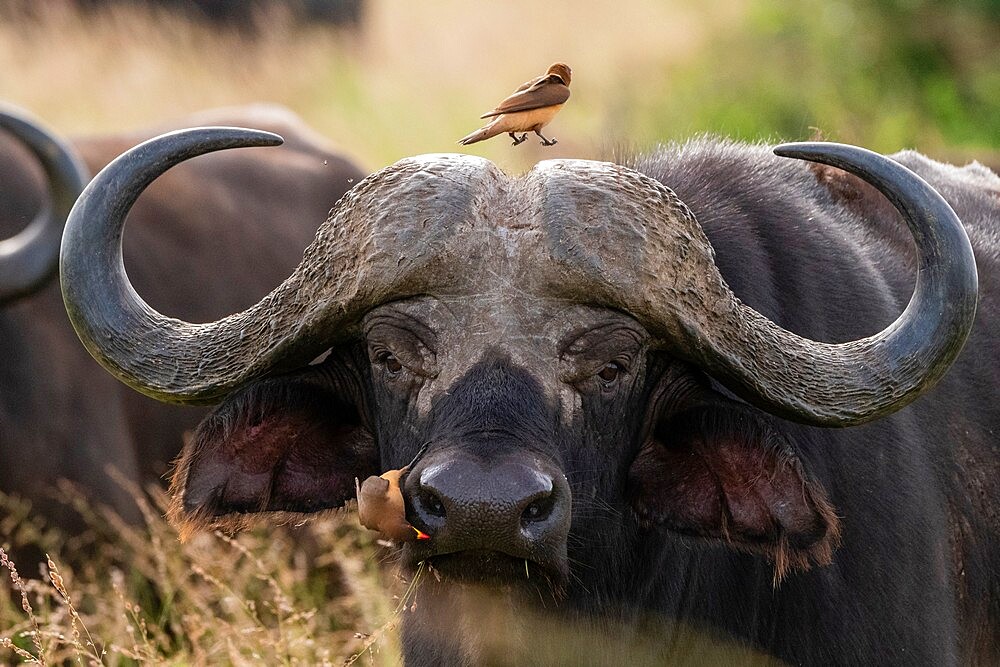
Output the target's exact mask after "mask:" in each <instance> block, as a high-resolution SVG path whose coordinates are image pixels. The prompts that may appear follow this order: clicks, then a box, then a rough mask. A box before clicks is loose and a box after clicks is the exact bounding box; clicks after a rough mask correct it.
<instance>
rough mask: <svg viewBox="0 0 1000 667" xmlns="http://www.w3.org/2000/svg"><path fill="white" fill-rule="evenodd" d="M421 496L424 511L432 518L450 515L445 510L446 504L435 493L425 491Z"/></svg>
mask: <svg viewBox="0 0 1000 667" xmlns="http://www.w3.org/2000/svg"><path fill="white" fill-rule="evenodd" d="M420 496H421V498H420V499H421V501H422V504H423V506H424V509H425V510H426V511H427V513H428V514H430V515H431V516H436V517H443V516H445V515H446V514H447V513H448V512H447V510H445V507H444V502H443V501H442V500H441V498H440V497H439V496H438V495H437V494H436V493H434V492H433V491H431V490H429V489H423V490H422V491H421V494H420Z"/></svg>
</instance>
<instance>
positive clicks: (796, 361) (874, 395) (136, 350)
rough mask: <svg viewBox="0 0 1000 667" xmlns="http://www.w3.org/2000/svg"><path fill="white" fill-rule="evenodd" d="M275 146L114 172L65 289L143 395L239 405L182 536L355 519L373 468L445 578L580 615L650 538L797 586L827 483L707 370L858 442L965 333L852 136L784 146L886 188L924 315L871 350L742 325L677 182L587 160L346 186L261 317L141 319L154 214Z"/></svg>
mask: <svg viewBox="0 0 1000 667" xmlns="http://www.w3.org/2000/svg"><path fill="white" fill-rule="evenodd" d="M277 142H278V139H277V138H276V137H274V136H273V135H267V134H263V133H257V132H251V131H247V130H236V129H222V128H213V129H200V130H193V131H188V132H181V133H175V134H172V135H166V136H164V137H161V138H159V139H156V140H153V141H151V142H148V143H147V144H144V145H142V146H139V147H138V148H136V149H134V150H133V151H130V152H129V153H127V154H125V155H124V156H122V157H121V158H119V159H118V160H117V161H115V162H114V163H113V164H112V165H110V166H109V167H108V168H107V169H106V170H105V171H104V172H102V173H101V174H100V175H99V176H98V177H97V178H96V179H95V181H94V184H93V185H91V186H90V187H89V188H88V190H87V191H86V192H85V193H84V195H83V196H82V197H81V198H80V201H79V203H78V204H77V206H76V208H75V209H74V211H73V214H72V216H71V220H70V222H69V224H68V227H67V232H66V237H65V241H64V244H63V255H62V271H63V273H62V281H63V283H62V284H63V292H64V297H65V301H66V306H67V309H68V311H69V314H70V317H71V319H72V321H73V323H74V326H75V327H76V328H77V331H78V333H79V334H80V336H81V338H82V340H83V342H84V344H85V345H86V346H87V347H88V349H89V350H90V351H91V353H92V354H93V355H94V356H95V357H96V358H97V359H98V360H99V361H100V362H101V363H102V364H103V365H104V366H105V367H106V368H107V369H108V370H109V371H110V372H111V373H113V374H114V375H116V376H117V377H118V378H120V379H121V380H122V381H123V382H125V383H127V384H129V385H130V386H132V387H134V388H135V389H137V390H138V391H141V392H144V393H146V394H149V395H150V396H154V397H157V398H159V399H161V400H165V401H176V402H188V403H214V402H219V401H221V404H220V405H219V407H218V408H217V409H216V410H215V411H214V412H213V413H212V414H211V415H210V416H209V417H208V418H207V419H206V420H205V421H204V422H202V424H201V426H200V427H199V429H198V431H197V432H196V433H195V435H194V437H193V439H192V441H191V442H190V443H189V444H188V446H187V447H186V448H185V452H184V454H183V455H182V458H181V459H180V463H179V466H178V469H177V473H176V475H175V479H174V493H175V496H176V499H175V508H174V510H173V514H174V517H175V519H177V520H179V521H180V523H181V524H182V525H184V526H186V527H203V526H223V527H229V528H235V527H239V526H242V525H245V524H246V523H248V522H249V521H250V520H252V518H253V517H256V516H259V515H260V514H262V513H270V514H271V515H272V516H274V517H276V518H278V519H288V518H299V517H301V516H302V515H303V514H308V513H313V512H317V511H320V510H324V509H328V508H335V507H340V506H342V505H344V504H345V503H346V502H347V501H348V500H350V499H351V498H352V497H353V496H354V495H355V488H356V486H355V485H356V482H355V480H356V478H360V479H362V480H363V479H365V478H366V477H368V476H371V475H377V474H378V473H379V472H381V471H384V470H387V469H390V468H393V469H398V468H402V467H403V466H405V465H407V463H408V462H412V463H411V465H410V467H409V468H408V469H407V472H406V474H405V475H404V476H403V477H402V479H401V482H402V487H401V489H402V494H403V497H404V499H405V508H406V509H405V511H406V517H405V519H406V522H408V523H409V524H411V525H412V526H413V527H415V528H417V529H419V531H422V532H423V533H425V534H427V535H429V536H430V539H426V540H416V539H414V540H412V541H409V542H407V543H406V545H405V547H404V556H405V558H406V559H407V560H408V561H409V562H411V563H413V564H416V563H419V562H429V563H431V564H432V565H434V567H435V568H436V571H437V572H438V573H439V574H442V575H443V577H444V578H443V581H444V583H443V584H441V585H445V586H446V585H447V583H448V582H451V581H455V580H464V581H475V582H483V581H486V582H492V583H501V584H505V585H506V584H512V583H514V582H518V581H520V582H532V583H531V584H529V585H530V586H534V584H535V583H539V582H540V583H541V584H542V586H541V589H543V590H544V591H547V592H549V593H552V594H553V595H554V596H555V597H557V598H558V597H560V596H569V597H572V596H573V595H574V585H573V582H574V581H575V580H579V573H580V571H584V570H585V571H587V572H588V573H587V575H586V578H587V580H588V582H589V583H588V586H589V590H588V595H589V596H590V599H591V600H598V599H601V595H602V594H605V593H607V591H603V592H602V589H601V583H600V580H601V578H602V574H601V571H600V570H601V569H602V568H614V567H616V566H617V564H618V561H616V558H617V559H619V560H620V559H623V558H627V557H629V556H625V555H622V554H623V553H624V552H626V551H629V550H630V549H632V547H633V546H635V545H636V544H637V539H638V538H637V535H638V534H639V533H640V532H641V531H642V530H643V529H645V528H647V527H649V526H650V525H653V524H659V525H665V526H667V527H668V528H670V529H672V530H674V531H678V532H681V533H685V534H691V535H697V536H702V537H709V538H718V539H721V540H725V541H726V542H728V543H730V544H731V545H734V546H736V547H737V548H740V549H743V550H748V551H753V552H757V553H762V554H764V555H766V556H767V557H769V558H771V559H773V560H775V561H776V563H777V565H778V571H779V572H781V571H783V570H784V569H785V568H786V567H788V566H800V567H807V566H808V565H809V564H811V563H822V562H827V561H828V560H829V558H830V552H831V549H832V547H833V546H834V545H835V542H836V539H837V531H838V526H837V519H836V516H835V514H834V512H833V511H832V509H831V507H830V505H829V504H828V502H827V500H826V496H825V493H824V491H823V489H822V488H821V487H820V486H819V485H818V484H816V483H814V482H813V481H812V479H811V478H810V475H809V474H808V471H806V470H805V469H804V466H803V465H802V463H801V461H800V459H799V457H798V456H797V454H796V451H795V448H794V446H793V445H792V444H791V443H789V442H788V441H787V440H786V439H785V438H784V437H783V436H782V435H781V433H780V431H779V430H777V429H776V428H774V426H773V423H772V421H771V420H770V418H769V417H767V416H766V415H765V414H764V413H763V412H761V410H758V409H756V408H754V407H751V405H748V404H747V403H743V402H741V401H739V400H737V399H736V398H734V397H732V396H731V395H728V394H726V393H724V392H723V391H722V390H720V388H718V387H717V386H716V385H714V384H713V383H712V381H711V379H714V380H715V381H717V382H719V383H721V384H722V385H723V386H724V387H726V388H728V389H729V390H731V391H732V392H734V393H735V394H737V395H738V396H739V397H742V398H743V399H745V400H746V401H747V402H749V403H750V404H752V405H753V406H757V408H761V409H763V410H764V411H767V412H769V413H771V414H773V415H777V416H780V417H784V418H788V419H792V420H797V421H801V422H804V423H809V424H814V425H823V426H846V425H852V424H859V423H863V422H865V421H868V420H872V419H875V418H878V417H880V416H883V415H886V414H888V413H890V412H892V411H894V410H897V409H898V408H900V407H902V406H903V405H905V404H907V403H908V402H910V401H912V400H913V399H914V398H915V397H916V396H917V395H919V394H920V393H921V392H922V391H924V390H926V389H927V388H928V387H929V386H931V385H932V384H933V383H934V382H935V381H936V380H937V379H938V378H939V377H940V376H941V374H942V373H943V372H944V371H945V369H946V368H947V366H948V365H949V363H950V362H951V361H952V360H953V359H954V358H955V356H956V354H957V353H958V351H959V350H960V348H961V346H962V344H963V342H964V340H965V338H966V336H967V334H968V331H969V328H970V326H971V323H972V320H973V316H974V313H975V304H976V296H977V278H976V271H975V263H974V260H973V258H972V251H971V248H970V246H969V242H968V239H967V238H966V235H965V232H964V230H963V229H962V226H961V224H960V223H959V221H958V220H957V218H956V217H955V215H954V213H953V212H952V211H951V209H950V208H949V207H948V205H947V204H946V203H945V202H944V201H943V200H942V199H941V198H940V197H939V196H938V195H937V194H936V193H935V192H934V191H933V190H932V189H931V188H930V187H929V186H928V185H927V184H926V183H924V182H923V181H921V180H920V179H919V178H917V177H916V176H914V175H913V174H911V173H910V172H908V171H907V170H905V169H904V168H903V167H901V166H900V165H898V164H896V163H894V162H893V161H891V160H888V159H886V158H883V157H881V156H878V155H876V154H873V153H870V152H868V151H865V150H862V149H858V148H853V147H848V146H841V145H836V144H794V145H787V146H783V147H781V148H779V149H777V152H778V153H779V154H781V155H786V156H791V157H799V158H804V159H809V160H813V161H819V162H824V163H827V164H830V165H834V166H837V167H841V168H843V169H846V170H847V171H850V172H853V173H854V174H857V175H858V176H860V177H861V178H863V179H864V180H866V181H867V182H869V183H871V184H872V185H874V186H875V187H877V188H878V189H879V190H881V191H882V192H883V193H884V194H885V195H886V196H887V197H888V198H889V199H890V200H891V201H892V202H893V203H894V204H895V205H896V207H897V208H898V209H899V210H900V211H901V213H902V214H903V216H904V218H905V219H906V221H907V224H908V225H909V227H910V230H911V232H912V234H913V236H914V239H915V241H916V244H917V247H918V253H919V258H920V259H919V275H918V278H917V286H916V290H915V292H914V295H913V298H912V300H911V302H910V304H909V306H908V307H907V308H906V310H905V312H904V313H903V314H902V315H901V316H900V317H899V319H898V320H897V321H896V322H894V323H893V324H892V325H890V326H889V327H888V328H886V329H885V330H884V331H882V332H880V333H877V334H875V335H873V336H871V337H869V338H864V339H861V340H856V341H853V342H848V343H843V344H828V343H820V342H815V341H811V340H807V339H804V338H802V337H800V336H797V335H795V334H793V333H791V332H789V331H786V330H784V329H782V328H781V327H779V326H777V325H776V324H775V323H773V322H771V321H770V320H768V319H766V318H764V317H763V316H761V315H760V314H759V313H757V312H755V311H754V310H752V309H750V308H749V307H747V306H745V305H744V304H742V303H741V302H740V301H739V300H738V299H737V298H736V297H735V296H734V295H733V294H732V292H731V291H730V289H729V287H728V286H727V285H726V283H725V282H724V280H723V279H722V277H721V276H720V274H719V271H718V269H717V268H716V265H715V263H714V258H713V249H712V247H711V245H710V244H709V242H708V240H707V238H706V237H705V234H704V232H703V231H702V229H701V228H700V226H699V224H698V222H697V221H696V220H695V217H694V215H693V214H692V213H691V211H690V210H689V209H688V208H687V207H686V206H685V204H684V203H683V202H681V201H680V200H679V199H678V198H677V197H676V196H675V195H674V193H673V192H672V191H671V190H669V189H668V188H666V187H664V186H663V185H662V184H660V183H659V182H656V181H654V180H652V179H650V178H648V177H646V176H644V175H642V174H640V173H637V172H635V171H632V170H630V169H628V168H625V167H622V166H617V165H613V164H607V163H601V162H590V161H580V160H554V161H546V162H542V163H539V164H538V165H537V166H536V167H535V168H534V169H532V170H531V171H530V172H529V173H528V174H526V175H524V176H522V177H518V178H511V177H508V176H507V175H506V174H504V173H503V172H501V171H500V170H499V169H498V168H497V167H496V166H495V165H493V164H492V163H490V162H488V161H486V160H482V159H479V158H474V157H469V156H463V155H431V156H423V157H417V158H412V159H406V160H402V161H401V162H398V163H397V164H395V165H393V166H391V167H388V168H386V169H383V170H382V171H380V172H379V173H377V174H374V175H373V176H370V177H369V178H367V179H365V181H363V182H362V183H360V184H359V185H358V186H356V187H355V188H354V189H353V190H351V191H350V192H349V193H348V194H347V195H346V196H345V197H344V198H343V199H342V200H341V201H340V202H339V203H338V205H337V206H336V208H335V209H334V210H333V212H332V214H331V217H330V219H329V221H328V222H327V223H326V224H325V225H324V226H323V227H322V228H321V229H320V231H319V233H318V235H317V237H316V240H315V242H314V243H313V244H312V245H311V246H310V247H309V248H308V249H307V250H306V252H305V256H304V259H303V261H302V263H301V265H300V266H299V268H298V269H297V270H296V271H295V272H294V273H293V274H292V275H291V276H290V277H289V278H288V279H287V280H286V281H285V282H284V283H283V284H282V285H280V286H279V287H278V288H277V289H275V290H274V291H273V292H272V293H271V294H270V295H268V296H267V297H265V298H264V299H263V300H262V301H261V302H260V303H258V304H257V305H255V306H253V307H252V308H250V309H249V310H246V311H244V312H241V313H237V314H234V315H232V316H230V317H227V318H225V319H222V320H219V321H217V322H212V323H208V324H189V323H186V322H181V321H177V320H173V319H170V318H167V317H164V316H163V315H160V314H159V313H157V312H155V311H154V310H152V309H151V308H149V307H148V306H147V305H146V304H145V303H144V302H143V301H142V300H141V298H139V297H138V296H137V295H136V294H135V292H134V291H133V290H132V288H131V285H130V284H129V282H128V279H127V277H126V276H125V274H124V271H123V268H122V261H121V234H122V229H123V224H124V220H125V216H126V214H127V212H128V209H129V207H130V206H131V204H132V202H133V201H134V200H135V198H136V197H137V196H138V195H139V193H140V192H141V191H142V189H143V188H144V187H146V186H147V185H148V184H149V183H150V182H152V181H153V180H154V179H155V178H156V177H157V176H158V175H159V174H160V173H162V172H163V171H164V170H166V169H167V168H169V167H170V166H171V165H173V164H176V163H178V162H180V161H182V160H185V159H187V158H190V157H192V156H195V155H199V154H202V153H205V152H208V151H212V150H219V149H224V148H230V147H236V146H249V145H262V144H273V143H277ZM247 268H248V270H252V267H247ZM324 354H325V355H326V356H322V355H324ZM311 362H313V363H311ZM418 454H419V456H418ZM414 457H416V458H415V460H414ZM400 534H401V535H405V534H406V533H405V531H404V532H402V533H400ZM629 545H631V546H629ZM574 575H576V578H574ZM607 594H608V595H610V593H607ZM590 604H599V603H594V602H591V603H590ZM416 622H418V621H415V623H416Z"/></svg>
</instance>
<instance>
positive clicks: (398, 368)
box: [377, 352, 403, 377]
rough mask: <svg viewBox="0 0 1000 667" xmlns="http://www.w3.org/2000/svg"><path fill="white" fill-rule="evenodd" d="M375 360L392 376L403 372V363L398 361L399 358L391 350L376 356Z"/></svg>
mask: <svg viewBox="0 0 1000 667" xmlns="http://www.w3.org/2000/svg"><path fill="white" fill-rule="evenodd" d="M377 360H378V362H379V363H380V364H382V366H383V367H384V368H385V371H386V373H388V374H389V375H390V376H392V377H395V376H397V375H399V374H400V373H401V372H403V364H401V363H399V359H397V358H396V355H394V354H393V353H392V352H383V353H382V354H380V355H379V356H378V357H377Z"/></svg>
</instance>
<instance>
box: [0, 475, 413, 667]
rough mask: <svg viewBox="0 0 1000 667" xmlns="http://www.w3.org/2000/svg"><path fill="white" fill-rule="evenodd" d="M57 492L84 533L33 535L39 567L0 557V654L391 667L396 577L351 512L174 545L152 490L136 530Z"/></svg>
mask: <svg viewBox="0 0 1000 667" xmlns="http://www.w3.org/2000/svg"><path fill="white" fill-rule="evenodd" d="M64 495H65V498H66V500H67V502H69V503H71V504H72V505H73V506H74V507H76V508H77V509H78V510H79V511H80V512H82V513H83V514H84V515H85V517H86V519H87V522H88V524H89V526H90V527H89V529H88V530H87V531H86V533H85V534H82V535H80V536H77V537H75V538H67V537H60V536H59V535H58V533H57V532H56V533H55V534H53V531H46V532H47V533H48V535H49V537H48V538H47V541H46V544H47V546H48V548H50V549H52V551H51V552H50V554H49V556H48V557H47V558H45V559H43V560H42V562H41V563H35V562H30V563H29V562H21V563H16V564H15V563H12V562H11V560H10V559H9V558H8V555H7V553H6V552H4V553H2V554H0V571H3V572H2V574H3V575H4V579H5V580H6V584H7V585H0V662H8V661H14V662H31V661H40V662H41V663H42V664H47V665H58V664H68V663H69V662H79V663H80V664H88V665H89V664H106V665H127V664H136V663H139V664H164V663H168V664H237V665H240V664H269V665H271V664H284V665H324V664H325V665H340V664H343V663H344V662H345V661H348V660H351V659H352V658H353V659H354V660H359V659H362V658H363V660H361V661H360V664H366V665H382V664H398V647H397V644H396V635H395V633H394V629H395V627H396V625H397V619H398V616H399V614H400V613H402V612H401V611H400V610H399V608H398V601H397V600H396V599H394V597H393V591H394V590H395V589H400V590H402V589H404V588H405V586H406V584H405V583H404V582H400V581H398V580H397V579H396V578H395V577H394V576H393V575H392V573H391V570H390V569H389V568H388V567H386V568H384V571H383V568H380V566H379V563H378V560H379V556H378V553H379V552H378V550H377V549H376V548H375V545H374V544H373V542H372V536H371V534H370V533H368V532H367V531H363V530H362V529H361V528H360V527H359V526H357V524H356V523H355V522H354V521H353V517H351V516H350V515H344V516H335V517H331V518H327V519H323V520H320V521H317V522H315V523H312V524H310V525H308V526H304V527H299V528H280V529H271V530H263V531H259V532H251V533H247V534H241V535H239V536H238V537H230V536H227V535H223V534H221V533H215V534H204V535H199V536H197V537H195V538H194V539H191V540H190V541H189V542H186V543H180V542H179V540H178V537H177V534H176V532H175V531H174V530H173V529H171V528H170V527H169V526H168V525H167V524H166V522H165V521H164V520H163V519H162V518H161V517H162V514H163V505H162V503H163V498H162V494H161V493H160V492H154V494H153V498H154V499H155V503H156V504H153V501H151V500H150V499H149V497H148V496H145V495H137V500H138V502H139V503H140V505H141V508H142V513H143V515H144V517H145V521H144V523H143V524H142V525H138V526H133V525H128V524H126V523H124V522H122V521H121V520H120V519H119V518H118V517H117V516H115V515H114V514H113V513H110V512H108V511H107V510H104V509H101V508H95V507H93V506H92V505H90V504H89V503H86V502H84V501H83V500H82V498H81V497H80V496H79V495H78V494H76V493H74V492H73V491H72V490H64ZM8 504H9V503H8V502H7V501H5V502H4V503H3V505H4V506H5V507H4V508H3V510H4V511H5V512H6V505H8ZM16 512H17V510H16V509H15V513H16ZM22 520H23V519H22ZM27 521H28V522H29V523H37V519H35V520H30V519H29V520H27ZM22 537H28V538H29V540H28V541H29V542H32V543H34V542H33V540H32V539H31V536H30V535H24V536H22ZM12 541H14V543H15V545H16V544H17V543H18V542H20V540H12ZM21 546H22V547H23V544H22V545H21ZM8 548H9V547H8ZM39 566H40V567H39ZM17 568H20V572H19V571H18V569H17ZM32 575H33V576H32ZM394 609H395V611H394Z"/></svg>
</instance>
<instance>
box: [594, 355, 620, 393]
mask: <svg viewBox="0 0 1000 667" xmlns="http://www.w3.org/2000/svg"><path fill="white" fill-rule="evenodd" d="M624 370H625V369H624V368H622V365H621V364H619V363H618V362H616V361H612V362H609V363H607V364H604V368H602V369H601V370H600V371H599V372H598V373H597V377H598V378H599V379H600V380H601V384H603V385H604V386H605V387H610V386H611V384H612V383H613V382H614V381H615V380H617V379H618V376H619V375H621V373H622V372H623V371H624Z"/></svg>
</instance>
